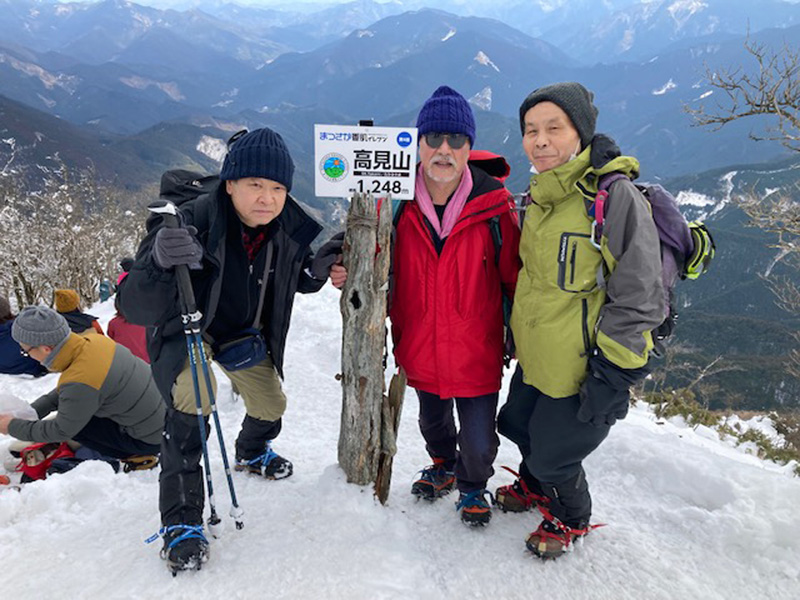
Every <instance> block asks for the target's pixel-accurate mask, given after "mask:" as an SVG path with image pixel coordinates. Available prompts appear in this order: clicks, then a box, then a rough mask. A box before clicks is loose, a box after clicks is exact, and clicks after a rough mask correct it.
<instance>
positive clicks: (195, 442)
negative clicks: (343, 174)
mask: <svg viewBox="0 0 800 600" xmlns="http://www.w3.org/2000/svg"><path fill="white" fill-rule="evenodd" d="M293 174H294V163H293V161H292V157H291V155H290V153H289V150H288V148H287V146H286V143H285V142H284V140H283V138H282V137H281V136H280V135H279V134H278V133H277V132H275V131H273V130H271V129H268V128H263V129H256V130H254V131H250V132H239V133H238V134H236V135H234V136H233V137H232V138H231V140H230V141H229V151H228V154H227V156H226V157H225V160H224V162H223V165H222V170H221V171H220V174H219V179H220V183H219V185H218V186H216V188H215V189H213V190H212V191H211V192H210V193H208V194H205V195H201V196H199V197H197V198H194V199H192V200H189V201H186V202H184V203H182V204H180V206H179V211H180V218H181V222H182V226H181V227H178V228H167V227H165V226H164V224H163V222H162V220H161V218H160V217H157V216H156V217H152V218H151V219H150V220H148V224H147V227H148V233H147V235H146V237H145V238H144V240H143V241H142V242H141V244H140V246H139V250H138V252H137V255H136V260H135V262H134V264H133V265H132V267H131V269H130V271H129V273H128V275H127V277H126V278H125V279H124V280H123V281H122V282H121V283H120V286H119V292H118V294H119V307H120V311H121V313H122V314H123V315H124V317H125V318H126V320H127V321H128V322H130V323H134V324H137V325H144V326H147V327H149V328H150V329H149V336H148V353H149V355H150V358H151V365H152V369H153V374H154V377H155V379H156V382H157V384H158V386H159V389H160V390H161V394H162V396H163V398H164V401H165V402H166V405H167V406H168V414H167V419H166V425H165V437H164V440H163V443H162V459H161V465H162V471H161V477H160V480H159V481H160V509H161V520H162V523H163V525H164V527H165V528H168V531H167V533H166V534H165V537H164V557H165V558H166V559H167V566H168V568H169V569H170V570H171V571H172V572H175V571H178V570H185V569H197V568H200V566H201V565H202V564H203V562H204V561H205V560H207V557H208V542H207V540H206V538H205V536H204V535H203V533H202V523H203V518H202V517H203V505H204V494H203V475H202V469H201V466H200V460H201V457H202V438H201V435H200V430H199V428H198V423H197V416H196V408H195V395H194V389H193V384H192V375H191V369H190V366H189V358H188V354H187V349H186V342H185V338H184V334H183V327H182V325H181V316H180V312H179V307H178V303H177V302H176V297H177V283H176V279H177V278H176V274H175V267H178V266H182V265H186V266H188V267H190V269H191V271H190V274H191V284H192V287H193V290H194V295H195V298H196V299H197V304H198V309H199V310H200V311H201V312H202V313H203V317H204V320H203V325H204V333H203V338H204V340H205V341H206V342H207V343H208V345H209V350H210V351H211V354H212V358H214V359H215V360H216V361H217V363H218V364H219V366H220V367H221V368H222V370H223V372H224V373H225V374H226V375H227V376H228V378H229V379H230V380H231V382H232V383H233V385H235V387H236V389H238V391H239V392H240V394H241V396H242V398H243V399H244V404H245V412H246V414H245V417H244V420H243V422H242V426H241V431H240V433H239V436H238V438H237V439H236V464H235V468H236V470H237V471H244V472H246V473H251V474H255V475H258V476H259V477H261V478H262V479H266V480H275V479H283V478H286V477H289V476H290V475H292V472H293V465H292V463H291V462H290V461H289V460H288V459H286V458H284V457H283V456H281V455H279V454H277V453H276V451H275V450H274V449H273V447H272V444H273V441H274V440H275V438H276V437H277V436H278V434H279V433H280V431H281V426H282V418H283V414H284V411H285V409H286V396H285V395H284V393H283V390H282V386H281V378H282V377H283V372H284V364H283V362H284V350H285V345H286V337H287V333H288V330H289V322H290V319H291V313H292V306H293V302H294V297H295V294H296V293H297V292H300V293H310V292H316V291H318V290H319V289H320V288H321V287H322V286H323V285H324V284H325V282H326V281H327V280H328V278H329V276H330V278H331V280H332V282H333V284H334V285H335V286H337V287H340V286H341V285H342V284H343V283H344V277H345V276H346V275H345V274H344V267H342V266H341V265H340V264H337V263H339V262H341V248H342V241H343V236H342V235H339V236H334V237H333V238H332V239H331V240H330V241H328V242H327V243H326V244H324V245H323V246H322V248H321V249H320V250H319V251H318V252H317V253H316V255H315V254H314V253H312V251H311V249H310V245H311V242H312V241H313V240H314V239H315V238H316V237H317V235H318V234H319V233H320V231H321V230H322V227H321V226H320V225H319V224H318V223H317V222H315V221H314V220H313V219H312V218H311V217H310V216H309V215H307V214H306V213H305V211H304V210H303V209H302V208H301V206H300V204H299V203H298V202H297V201H295V200H294V198H292V196H291V195H289V191H290V190H291V189H292V179H293ZM243 339H244V340H252V341H253V342H254V343H253V344H252V346H251V347H257V348H266V352H265V353H264V355H261V354H259V355H257V356H254V358H253V359H252V361H251V362H250V363H249V364H248V366H247V367H245V368H236V367H237V365H234V364H230V363H228V362H226V361H225V349H226V348H230V347H231V346H234V345H235V344H236V342H237V340H243ZM212 379H213V373H212ZM213 385H214V389H215V390H216V381H214V382H213ZM201 402H202V405H203V414H204V416H205V418H206V420H207V419H208V415H209V414H210V405H209V400H208V396H207V391H206V388H205V387H204V386H203V387H202V388H201ZM198 527H199V528H201V529H200V530H199V531H200V533H197V532H198V530H197V529H196V528H198ZM187 532H194V533H192V534H191V535H185V534H186V533H187Z"/></svg>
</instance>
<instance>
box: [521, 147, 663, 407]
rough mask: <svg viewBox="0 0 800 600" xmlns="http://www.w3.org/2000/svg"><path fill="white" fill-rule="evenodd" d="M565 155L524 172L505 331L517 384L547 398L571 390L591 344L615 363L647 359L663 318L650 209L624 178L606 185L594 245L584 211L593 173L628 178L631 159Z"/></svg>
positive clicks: (633, 170) (634, 166)
mask: <svg viewBox="0 0 800 600" xmlns="http://www.w3.org/2000/svg"><path fill="white" fill-rule="evenodd" d="M590 153H591V146H588V147H587V148H586V149H584V151H583V152H581V154H580V155H578V156H577V157H576V158H575V159H574V160H572V161H570V162H568V163H566V164H564V165H561V166H560V167H558V168H556V169H552V170H550V171H545V172H544V173H539V174H536V175H534V176H533V177H531V187H530V192H531V198H532V200H533V202H532V204H531V205H530V206H528V208H527V210H526V212H525V222H524V226H523V229H522V239H521V242H520V257H521V259H522V265H523V266H522V270H521V271H520V274H519V280H518V283H517V291H516V295H515V297H514V306H513V309H512V314H511V329H512V331H513V333H514V341H515V342H516V347H517V359H518V360H519V363H520V365H521V366H522V370H523V373H524V375H525V383H527V384H529V385H532V386H534V387H535V388H537V389H538V390H540V391H541V392H543V393H544V394H546V395H548V396H550V397H552V398H565V397H568V396H572V395H574V394H577V393H578V390H579V389H580V385H581V383H582V382H583V380H584V378H585V376H586V369H587V359H588V355H589V352H590V351H591V350H592V349H593V348H595V347H597V348H599V349H600V350H601V351H602V353H603V355H604V356H605V357H606V358H607V359H609V360H610V361H612V362H613V363H614V364H616V365H617V366H619V367H621V368H625V369H632V368H638V367H642V366H644V365H645V364H646V363H647V358H648V353H649V351H650V350H651V349H652V347H653V340H652V336H651V333H650V332H651V330H653V329H655V328H656V327H658V325H660V324H661V322H662V321H663V319H664V299H663V291H662V283H661V254H660V246H659V239H658V232H657V230H656V227H655V223H654V222H653V219H652V216H651V214H650V205H649V203H648V202H647V200H646V198H645V197H644V196H643V195H642V194H641V192H639V190H638V189H637V188H636V186H634V185H633V184H632V183H631V182H630V181H628V180H620V181H616V182H614V183H613V184H612V185H611V188H610V190H609V199H608V202H607V208H606V217H605V223H604V225H603V235H602V238H601V243H600V246H601V248H602V251H600V250H598V249H597V248H596V247H595V246H594V245H592V243H591V229H592V218H591V217H589V215H588V214H587V208H588V207H589V206H590V205H591V202H592V201H593V200H594V197H595V194H596V193H597V183H598V179H599V176H600V175H604V174H606V173H611V172H615V171H616V172H622V173H625V174H627V175H629V176H632V177H635V176H636V175H637V174H638V170H639V163H638V161H637V160H636V159H635V158H631V157H627V156H619V157H616V158H613V159H612V160H610V161H609V162H607V163H606V164H605V165H604V166H603V167H602V168H594V167H592V166H591V164H590V160H589V158H590Z"/></svg>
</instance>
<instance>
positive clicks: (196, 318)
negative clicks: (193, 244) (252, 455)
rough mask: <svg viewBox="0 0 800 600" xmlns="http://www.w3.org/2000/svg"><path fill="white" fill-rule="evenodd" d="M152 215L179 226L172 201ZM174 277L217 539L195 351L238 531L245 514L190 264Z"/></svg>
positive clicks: (180, 267) (210, 523) (177, 269)
mask: <svg viewBox="0 0 800 600" xmlns="http://www.w3.org/2000/svg"><path fill="white" fill-rule="evenodd" d="M149 210H150V211H151V212H154V213H157V214H160V215H161V216H162V217H163V218H164V224H165V225H166V226H167V227H179V226H180V224H179V222H178V210H177V208H176V207H175V205H174V204H173V203H172V202H164V204H162V205H159V206H151V207H149ZM175 274H176V276H177V277H178V298H179V299H180V303H181V321H182V322H183V333H184V335H185V336H186V350H187V352H188V354H189V366H190V370H191V373H192V385H193V387H194V398H195V409H196V411H197V421H198V427H199V428H200V439H201V441H202V444H203V461H204V465H205V468H206V485H207V486H208V505H209V509H210V511H211V514H210V516H209V518H208V529H209V531H210V532H211V533H212V535H214V537H217V536H216V531H215V530H216V529H217V526H218V525H219V523H220V518H219V516H218V515H217V509H216V503H215V502H214V485H213V483H212V478H211V465H210V461H209V457H208V442H207V441H206V423H205V419H204V418H203V404H202V401H201V398H200V381H199V377H198V375H197V358H196V356H195V351H196V352H197V354H198V355H199V356H200V364H201V367H202V369H203V377H204V378H205V382H206V390H207V391H208V400H209V404H210V405H211V414H212V415H213V417H214V425H215V428H216V431H217V440H218V441H219V449H220V453H221V454H222V464H223V466H224V467H225V477H226V478H227V480H228V490H229V492H230V495H231V509H230V512H229V514H230V516H231V517H232V518H233V519H234V522H235V523H236V529H242V528H243V527H244V521H243V520H242V515H243V514H244V511H243V510H242V508H241V507H240V506H239V502H238V501H237V499H236V489H235V488H234V485H233V477H232V476H231V468H230V463H229V462H228V453H227V451H226V449H225V441H224V439H223V435H222V426H221V425H220V419H219V412H218V411H217V404H216V399H215V395H214V388H213V386H212V385H211V376H210V374H209V369H208V361H206V355H205V352H204V351H203V339H202V335H201V323H202V319H203V313H201V312H200V311H199V310H198V309H197V305H196V302H195V297H194V290H193V289H192V282H191V278H190V277H189V267H188V266H187V265H178V266H176V267H175Z"/></svg>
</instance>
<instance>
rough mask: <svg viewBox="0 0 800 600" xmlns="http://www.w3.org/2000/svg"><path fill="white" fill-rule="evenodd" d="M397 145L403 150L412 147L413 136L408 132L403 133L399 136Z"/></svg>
mask: <svg viewBox="0 0 800 600" xmlns="http://www.w3.org/2000/svg"><path fill="white" fill-rule="evenodd" d="M397 143H398V144H399V145H400V147H401V148H405V147H406V146H410V145H411V134H410V133H408V132H407V131H401V132H400V133H398V134H397Z"/></svg>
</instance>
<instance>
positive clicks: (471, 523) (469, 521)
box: [461, 513, 492, 527]
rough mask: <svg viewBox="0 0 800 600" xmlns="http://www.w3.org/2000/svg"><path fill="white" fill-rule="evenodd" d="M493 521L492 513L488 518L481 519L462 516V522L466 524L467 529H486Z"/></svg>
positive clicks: (482, 517) (480, 517)
mask: <svg viewBox="0 0 800 600" xmlns="http://www.w3.org/2000/svg"><path fill="white" fill-rule="evenodd" d="M491 520H492V514H491V513H489V515H488V516H483V515H481V516H479V517H476V516H469V517H466V518H465V517H464V516H463V515H462V516H461V522H462V523H464V525H466V526H467V527H486V526H487V525H488V524H489V521H491Z"/></svg>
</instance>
